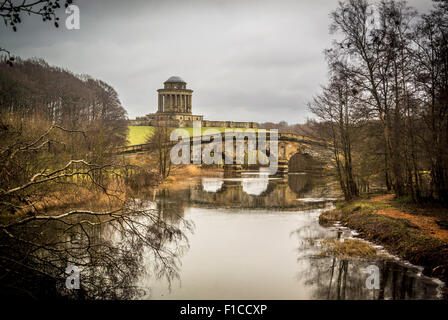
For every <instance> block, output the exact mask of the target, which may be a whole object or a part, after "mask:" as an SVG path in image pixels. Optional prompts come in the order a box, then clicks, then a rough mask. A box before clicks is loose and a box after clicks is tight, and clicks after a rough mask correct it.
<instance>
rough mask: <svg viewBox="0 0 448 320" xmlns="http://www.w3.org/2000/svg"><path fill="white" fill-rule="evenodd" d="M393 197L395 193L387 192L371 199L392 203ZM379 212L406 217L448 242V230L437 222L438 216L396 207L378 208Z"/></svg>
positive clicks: (390, 215)
mask: <svg viewBox="0 0 448 320" xmlns="http://www.w3.org/2000/svg"><path fill="white" fill-rule="evenodd" d="M393 197H394V195H393V194H387V195H383V196H378V197H374V198H372V199H370V201H371V202H376V203H378V202H383V203H388V204H390V203H391V200H392V199H393ZM377 213H378V214H382V215H386V216H389V217H391V218H395V219H406V220H408V221H409V222H410V223H412V224H413V225H415V226H417V227H418V228H419V229H420V230H422V231H424V232H426V233H428V234H430V235H431V236H433V237H436V238H439V239H441V240H444V241H447V242H448V230H446V229H442V228H441V227H440V226H439V225H438V224H437V218H435V217H429V216H422V215H416V214H411V213H408V212H404V211H401V210H398V209H394V208H390V209H382V210H377Z"/></svg>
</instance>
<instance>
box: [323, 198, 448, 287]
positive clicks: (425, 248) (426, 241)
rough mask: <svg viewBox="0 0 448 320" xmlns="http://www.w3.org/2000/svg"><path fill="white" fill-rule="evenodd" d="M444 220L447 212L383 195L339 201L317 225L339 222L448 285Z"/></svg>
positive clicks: (446, 237)
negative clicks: (420, 267) (351, 200)
mask: <svg viewBox="0 0 448 320" xmlns="http://www.w3.org/2000/svg"><path fill="white" fill-rule="evenodd" d="M447 219H448V210H447V209H443V208H437V207H429V206H427V207H416V206H413V205H410V204H408V203H403V202H399V201H397V200H395V199H394V198H393V195H385V196H377V197H372V198H369V199H364V200H359V201H354V202H349V203H347V202H338V203H336V209H334V210H330V211H325V212H323V213H322V214H321V216H320V217H319V222H320V224H321V225H324V226H328V225H331V224H333V223H334V222H335V221H340V222H341V223H342V224H343V225H344V226H347V227H349V228H351V229H354V230H356V231H358V232H359V236H360V237H361V238H364V239H366V240H369V241H372V242H374V243H377V244H380V245H382V246H384V247H385V248H386V249H387V250H388V251H389V252H391V253H393V254H395V255H397V256H399V257H400V258H403V259H405V260H407V261H409V262H410V263H412V264H415V265H420V266H422V267H424V270H423V274H425V275H427V276H430V277H436V278H439V279H441V280H442V281H444V282H445V283H448V230H447V229H446V227H444V226H446V221H447ZM445 296H446V294H445Z"/></svg>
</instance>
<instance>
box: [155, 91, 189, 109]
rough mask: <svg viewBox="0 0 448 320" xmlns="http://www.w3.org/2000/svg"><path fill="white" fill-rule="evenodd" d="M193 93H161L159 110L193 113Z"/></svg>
mask: <svg viewBox="0 0 448 320" xmlns="http://www.w3.org/2000/svg"><path fill="white" fill-rule="evenodd" d="M191 97H192V96H191V94H164V93H160V94H159V112H168V111H171V110H172V111H177V112H185V113H191Z"/></svg>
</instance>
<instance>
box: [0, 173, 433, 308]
mask: <svg viewBox="0 0 448 320" xmlns="http://www.w3.org/2000/svg"><path fill="white" fill-rule="evenodd" d="M338 195H339V194H338V191H337V188H336V187H335V184H334V183H333V182H332V181H331V180H329V179H328V178H324V177H315V176H312V175H290V176H289V177H288V179H271V178H269V177H267V176H265V175H259V176H257V175H255V176H254V175H253V174H247V175H244V176H243V177H242V178H239V179H220V178H209V179H202V180H201V181H198V183H197V184H193V185H192V186H191V187H189V188H185V189H181V190H163V191H162V192H160V193H159V194H158V195H157V197H156V198H153V196H152V193H151V194H148V199H140V200H136V201H135V202H134V203H133V204H132V205H131V206H129V208H128V209H129V212H127V214H126V215H124V216H122V217H121V216H120V217H119V218H117V219H114V220H112V221H109V222H108V223H103V222H104V221H101V222H102V223H98V222H99V221H97V220H95V219H93V220H92V219H91V217H90V218H89V217H85V218H86V219H87V220H88V221H89V223H83V224H79V223H78V222H77V221H79V219H77V220H76V219H74V220H70V219H66V220H64V221H60V222H54V223H48V222H44V223H40V224H38V225H37V224H36V226H35V227H36V231H38V232H35V233H29V232H28V233H27V234H28V235H29V237H28V238H26V239H23V238H22V239H20V241H12V240H11V239H9V238H8V237H7V236H6V235H5V234H3V235H2V236H1V237H2V238H1V239H0V240H1V241H2V244H4V245H3V246H2V250H3V251H2V252H0V258H1V259H0V263H1V267H3V269H2V270H14V273H12V272H10V271H8V272H3V271H2V272H3V273H2V274H1V276H2V287H1V288H0V289H2V288H5V286H4V284H5V283H7V284H11V283H14V285H16V286H17V279H21V280H20V281H21V283H20V286H21V287H26V288H27V289H28V290H29V291H32V292H33V293H34V292H38V293H39V295H40V297H48V296H51V297H54V296H57V295H58V294H60V293H61V292H62V293H64V289H63V286H64V284H65V277H66V275H65V273H64V272H65V268H66V266H67V264H76V265H78V266H80V267H81V269H82V278H83V280H82V286H83V290H81V291H79V292H78V296H76V297H75V298H78V299H83V298H90V299H136V298H147V299H423V298H424V299H435V298H437V297H438V292H439V290H440V283H436V282H434V281H433V279H429V278H426V277H423V276H421V274H420V270H419V269H417V268H415V267H413V266H409V265H406V264H403V263H401V262H397V261H394V260H391V261H384V260H370V261H367V260H360V259H350V260H348V259H337V258H331V257H320V256H319V253H320V251H321V246H320V242H321V240H322V239H326V238H337V237H340V238H342V239H345V238H347V237H351V236H353V234H352V233H351V232H350V230H348V229H346V228H342V227H340V226H337V227H334V228H324V227H322V226H320V225H319V223H318V217H319V215H320V213H321V211H322V210H323V208H324V207H327V206H329V205H331V203H330V201H329V200H328V199H329V198H335V197H337V196H338ZM87 220H86V221H87ZM20 232H21V230H15V231H14V234H20ZM24 234H25V233H24ZM6 246H9V248H8V253H7V254H5V248H7V247H6ZM6 256H7V257H8V258H9V259H10V261H9V262H6V260H5V257H6ZM24 257H25V258H24ZM19 262H20V263H22V265H24V266H25V267H21V265H20V264H19ZM371 264H375V265H377V266H378V267H379V268H380V271H381V274H380V279H381V282H380V283H381V285H380V289H379V290H369V289H367V288H366V285H365V281H366V277H367V274H366V273H365V272H364V270H365V268H366V267H367V266H368V265H371ZM11 265H12V266H14V268H13V269H11ZM30 268H31V270H33V271H32V272H30V271H29V270H30ZM40 271H44V272H45V273H44V274H43V275H42V273H40ZM18 275H20V277H18ZM46 275H48V276H46ZM20 281H19V282H20ZM8 290H9V291H8V293H10V292H11V290H10V289H8ZM39 290H40V291H39ZM0 293H1V292H0ZM25 295H26V294H25Z"/></svg>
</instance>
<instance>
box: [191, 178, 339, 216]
mask: <svg viewBox="0 0 448 320" xmlns="http://www.w3.org/2000/svg"><path fill="white" fill-rule="evenodd" d="M330 181H331V180H329V179H328V178H323V177H316V176H312V175H290V176H289V177H288V178H287V179H279V178H270V177H269V176H268V175H267V174H263V173H262V174H256V173H250V174H245V175H244V176H243V177H241V178H229V179H219V178H203V179H202V180H201V183H200V184H198V185H196V186H193V187H192V188H190V190H189V193H188V196H187V199H185V200H186V201H187V202H188V203H191V204H194V205H196V206H203V207H207V206H209V207H221V208H230V207H237V208H252V209H254V208H272V209H274V208H276V209H281V210H285V209H286V210H292V209H305V208H313V207H322V206H325V205H326V204H327V203H329V201H330V200H329V199H328V197H329V196H331V197H332V198H334V197H336V196H338V195H339V194H338V191H337V189H336V188H335V187H334V186H333V185H332V184H331V182H330ZM310 198H313V199H315V201H309V199H310Z"/></svg>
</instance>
